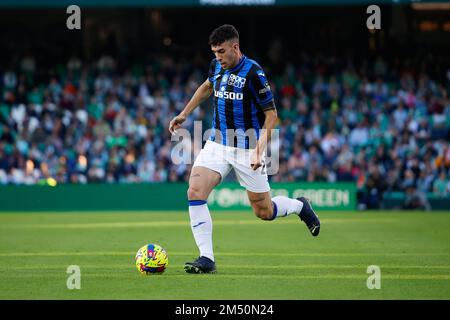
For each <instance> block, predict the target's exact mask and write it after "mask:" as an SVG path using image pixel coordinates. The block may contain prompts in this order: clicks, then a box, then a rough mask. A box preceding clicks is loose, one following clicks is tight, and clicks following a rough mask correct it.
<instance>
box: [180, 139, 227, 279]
mask: <svg viewBox="0 0 450 320" xmlns="http://www.w3.org/2000/svg"><path fill="white" fill-rule="evenodd" d="M220 148H221V146H220V145H218V144H217V143H214V142H212V141H207V142H206V144H205V146H204V148H203V149H202V150H201V151H200V154H199V155H198V156H197V159H196V160H195V163H194V165H193V167H192V171H191V175H190V178H189V189H188V192H187V196H188V200H189V217H190V220H191V230H192V234H193V235H194V238H195V242H196V244H197V247H198V249H199V251H200V256H199V258H198V259H196V260H195V261H193V262H187V263H186V264H185V266H184V270H185V271H186V272H188V273H213V272H215V271H216V265H215V263H214V253H213V242H212V220H211V215H210V213H209V209H208V204H207V199H208V196H209V194H210V193H211V191H212V189H213V188H214V187H215V186H216V185H218V184H219V183H220V182H221V180H222V179H223V178H224V177H225V176H226V175H227V174H228V172H229V171H230V169H231V167H230V165H229V164H228V163H227V162H226V161H224V160H223V159H222V153H221V152H220V151H221V150H220Z"/></svg>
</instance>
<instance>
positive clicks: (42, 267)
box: [0, 263, 450, 270]
mask: <svg viewBox="0 0 450 320" xmlns="http://www.w3.org/2000/svg"><path fill="white" fill-rule="evenodd" d="M67 266H68V265H67V264H58V265H36V266H7V267H1V266H0V270H34V269H37V270H45V269H48V270H56V269H65V268H67ZM367 267H368V265H367V264H352V265H342V264H304V265H270V266H268V265H230V264H221V265H220V269H256V270H258V269H261V270H266V269H267V270H272V269H273V270H281V269H289V270H290V269H292V270H296V269H360V268H364V269H365V268H367ZM80 268H86V269H134V268H135V267H134V265H133V264H131V263H130V264H129V265H124V264H116V265H111V264H108V265H100V264H95V265H92V264H90V265H89V264H88V265H84V264H81V265H80ZM170 268H171V269H172V268H180V269H183V265H182V264H175V265H170ZM380 268H381V269H384V268H385V269H437V270H447V269H449V270H450V265H383V264H381V265H380Z"/></svg>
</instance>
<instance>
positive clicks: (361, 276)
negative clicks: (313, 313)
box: [8, 271, 450, 281]
mask: <svg viewBox="0 0 450 320" xmlns="http://www.w3.org/2000/svg"><path fill="white" fill-rule="evenodd" d="M136 272H137V271H136ZM136 276H137V277H138V278H139V277H141V278H143V279H145V278H147V276H145V275H141V274H136ZM36 277H39V278H51V277H52V278H64V277H65V274H62V275H61V274H60V273H46V274H39V275H37V274H34V273H23V274H12V275H10V276H8V278H21V279H23V278H36ZM82 277H83V278H99V279H111V278H122V279H123V277H124V275H123V274H122V273H107V272H102V273H87V272H84V273H83V274H82ZM148 277H153V279H155V280H156V279H161V278H166V279H167V280H168V279H174V278H176V279H186V280H187V279H193V277H200V278H201V279H202V280H209V281H215V280H219V279H240V280H241V281H243V280H252V279H259V280H264V279H277V280H305V279H312V280H330V279H354V280H359V279H360V280H366V279H367V277H368V275H367V274H365V273H361V274H342V273H323V274H319V275H307V274H304V275H302V274H289V275H284V274H257V275H256V274H223V273H220V272H218V273H216V274H214V275H207V274H203V275H189V274H185V273H183V274H168V273H164V274H159V275H154V276H148ZM381 280H382V281H383V280H427V281H428V280H439V281H442V280H450V275H447V274H430V275H423V274H386V275H384V274H382V275H381Z"/></svg>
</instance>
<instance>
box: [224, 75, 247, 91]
mask: <svg viewBox="0 0 450 320" xmlns="http://www.w3.org/2000/svg"><path fill="white" fill-rule="evenodd" d="M246 80H247V79H246V78H243V77H239V76H237V75H234V74H230V76H229V78H228V85H229V86H234V87H236V88H243V87H244V85H245V81H246Z"/></svg>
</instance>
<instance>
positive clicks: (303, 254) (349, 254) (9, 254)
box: [0, 251, 450, 257]
mask: <svg viewBox="0 0 450 320" xmlns="http://www.w3.org/2000/svg"><path fill="white" fill-rule="evenodd" d="M135 254H136V252H131V251H130V252H127V251H121V252H107V251H105V252H104V251H96V252H20V253H17V252H2V253H0V257H23V256H31V257H32V256H36V257H39V256H49V257H52V256H55V257H57V256H134V255H135ZM192 255H193V253H191V252H172V253H169V257H170V256H192ZM215 255H216V256H261V257H266V256H267V257H364V256H450V252H396V253H395V252H342V253H336V252H332V253H324V252H317V253H307V252H297V253H292V252H289V253H288V252H286V253H283V252H216V253H215Z"/></svg>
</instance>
